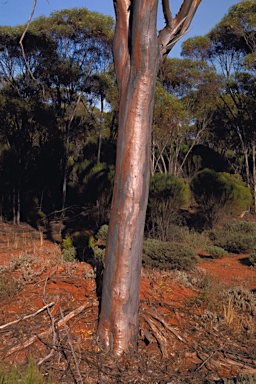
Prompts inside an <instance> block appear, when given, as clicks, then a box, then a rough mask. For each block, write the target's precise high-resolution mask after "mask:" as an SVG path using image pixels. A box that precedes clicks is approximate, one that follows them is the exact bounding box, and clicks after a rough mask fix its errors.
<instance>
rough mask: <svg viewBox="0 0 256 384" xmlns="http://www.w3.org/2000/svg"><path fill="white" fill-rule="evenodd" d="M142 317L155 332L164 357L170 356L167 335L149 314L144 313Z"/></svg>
mask: <svg viewBox="0 0 256 384" xmlns="http://www.w3.org/2000/svg"><path fill="white" fill-rule="evenodd" d="M142 317H143V319H144V320H145V321H146V322H147V323H148V324H149V326H150V328H151V329H152V332H153V334H154V336H155V338H156V340H157V341H158V343H159V346H160V349H161V352H162V356H163V358H167V357H168V356H169V354H168V345H169V343H168V340H167V337H166V336H165V335H163V332H162V331H161V330H160V329H159V327H158V326H157V325H156V324H155V323H154V322H153V320H152V319H150V318H149V317H148V316H145V315H142Z"/></svg>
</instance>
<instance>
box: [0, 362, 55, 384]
mask: <svg viewBox="0 0 256 384" xmlns="http://www.w3.org/2000/svg"><path fill="white" fill-rule="evenodd" d="M16 383H19V384H35V383H36V384H46V383H48V384H50V383H52V380H51V379H46V378H45V377H44V376H43V374H42V373H41V372H40V370H39V368H38V367H37V365H36V364H35V363H34V361H33V360H30V361H29V364H28V366H27V368H26V370H25V371H24V372H22V370H21V369H20V368H19V367H16V366H10V367H8V369H6V368H4V367H0V384H16Z"/></svg>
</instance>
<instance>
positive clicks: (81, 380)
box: [60, 308, 83, 384]
mask: <svg viewBox="0 0 256 384" xmlns="http://www.w3.org/2000/svg"><path fill="white" fill-rule="evenodd" d="M60 313H61V318H62V321H63V325H64V329H65V331H66V335H67V337H68V343H69V346H70V349H71V353H72V356H73V359H74V362H75V365H76V371H77V374H78V376H79V381H80V384H83V378H82V375H81V371H80V368H79V364H78V361H77V358H76V354H75V350H74V347H73V343H72V339H71V337H70V333H69V330H68V327H67V324H66V321H65V319H64V316H63V312H62V309H61V308H60Z"/></svg>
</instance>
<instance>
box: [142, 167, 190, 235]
mask: <svg viewBox="0 0 256 384" xmlns="http://www.w3.org/2000/svg"><path fill="white" fill-rule="evenodd" d="M188 199H189V187H188V185H187V184H185V182H184V180H183V179H180V178H178V177H176V176H174V175H172V174H163V173H157V174H155V175H154V176H153V177H152V178H151V180H150V188H149V201H148V208H147V219H146V228H147V231H148V233H149V234H150V236H151V237H154V238H156V239H158V240H162V241H168V237H169V233H170V227H171V226H172V225H173V223H174V221H175V220H176V219H177V213H178V211H179V209H180V208H181V207H183V206H184V205H186V204H187V203H188Z"/></svg>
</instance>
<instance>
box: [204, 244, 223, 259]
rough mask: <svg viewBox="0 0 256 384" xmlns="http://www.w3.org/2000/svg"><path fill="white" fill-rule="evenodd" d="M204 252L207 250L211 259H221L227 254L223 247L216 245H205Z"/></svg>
mask: <svg viewBox="0 0 256 384" xmlns="http://www.w3.org/2000/svg"><path fill="white" fill-rule="evenodd" d="M206 252H208V253H209V255H210V256H211V257H212V258H213V259H221V258H222V257H224V256H226V255H227V251H226V250H225V249H223V248H221V247H217V246H216V245H212V246H209V247H207V248H206Z"/></svg>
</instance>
